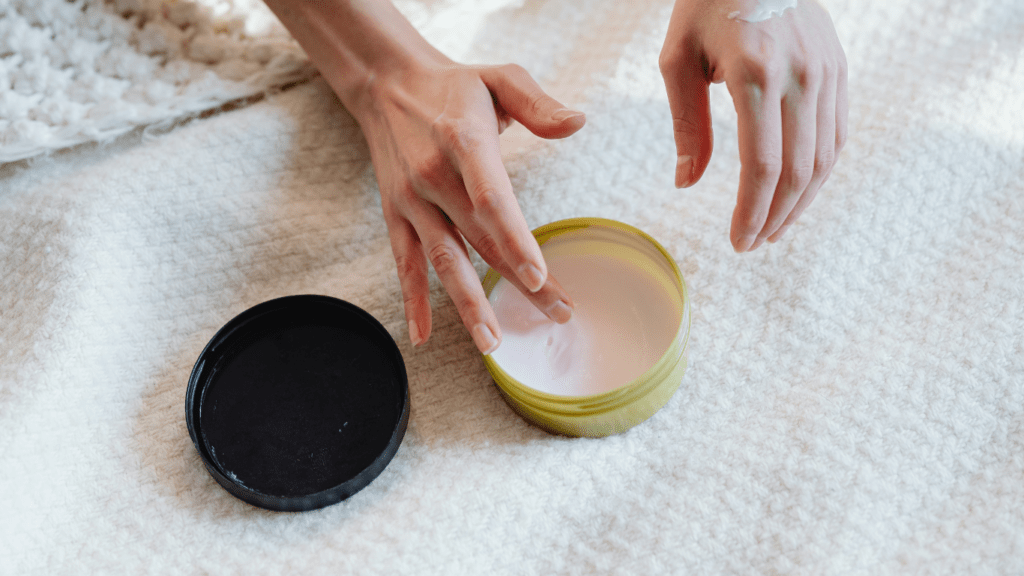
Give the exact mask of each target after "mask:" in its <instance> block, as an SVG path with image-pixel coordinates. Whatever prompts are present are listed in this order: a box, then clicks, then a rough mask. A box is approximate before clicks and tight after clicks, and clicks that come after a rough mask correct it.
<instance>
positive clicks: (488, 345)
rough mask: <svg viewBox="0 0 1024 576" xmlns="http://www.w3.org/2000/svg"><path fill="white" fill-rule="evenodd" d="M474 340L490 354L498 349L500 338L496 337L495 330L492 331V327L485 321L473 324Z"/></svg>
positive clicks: (483, 350)
mask: <svg viewBox="0 0 1024 576" xmlns="http://www.w3.org/2000/svg"><path fill="white" fill-rule="evenodd" d="M473 342H474V343H475V344H476V347H477V348H479V349H480V351H481V352H483V353H484V354H490V353H491V352H494V351H495V350H497V349H498V339H497V338H495V337H494V332H491V329H490V327H489V326H487V324H484V323H483V322H481V323H479V324H477V325H476V326H473Z"/></svg>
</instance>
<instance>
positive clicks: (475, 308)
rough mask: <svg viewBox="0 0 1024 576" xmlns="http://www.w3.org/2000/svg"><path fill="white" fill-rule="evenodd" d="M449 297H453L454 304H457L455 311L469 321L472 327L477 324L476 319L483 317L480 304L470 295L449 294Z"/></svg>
mask: <svg viewBox="0 0 1024 576" xmlns="http://www.w3.org/2000/svg"><path fill="white" fill-rule="evenodd" d="M449 296H451V299H452V303H453V304H455V309H456V310H458V311H459V316H461V317H462V318H464V319H466V320H468V321H469V322H468V323H469V324H470V325H472V324H476V319H478V318H480V317H481V316H482V314H481V313H480V311H481V308H480V303H479V302H477V301H476V299H475V298H473V297H472V296H470V295H469V294H460V295H453V294H451V293H449Z"/></svg>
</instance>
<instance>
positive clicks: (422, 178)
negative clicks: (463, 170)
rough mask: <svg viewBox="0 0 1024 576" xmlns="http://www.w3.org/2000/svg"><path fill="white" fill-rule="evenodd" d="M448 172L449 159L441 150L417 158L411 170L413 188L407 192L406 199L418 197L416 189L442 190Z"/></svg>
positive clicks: (410, 176)
mask: <svg viewBox="0 0 1024 576" xmlns="http://www.w3.org/2000/svg"><path fill="white" fill-rule="evenodd" d="M448 170H449V167H448V161H447V158H445V157H444V154H442V153H441V152H440V151H439V150H438V151H435V152H434V153H432V154H426V155H424V156H422V157H420V158H417V159H416V160H415V161H414V162H413V163H412V164H411V165H410V168H409V179H410V180H411V186H410V187H408V188H407V190H406V197H408V195H409V194H412V195H416V191H415V190H414V188H423V187H425V188H429V189H436V188H440V187H441V186H442V185H443V184H444V182H445V180H446V179H447V176H448V174H447V172H448Z"/></svg>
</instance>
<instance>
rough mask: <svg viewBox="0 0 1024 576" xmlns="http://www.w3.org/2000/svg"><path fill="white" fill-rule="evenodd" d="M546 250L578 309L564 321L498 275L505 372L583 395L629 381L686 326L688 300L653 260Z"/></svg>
mask: <svg viewBox="0 0 1024 576" xmlns="http://www.w3.org/2000/svg"><path fill="white" fill-rule="evenodd" d="M544 252H545V254H544V256H545V260H546V261H547V265H548V273H549V274H551V275H553V276H554V277H555V278H557V279H558V281H559V283H561V285H562V287H563V288H565V290H566V292H567V293H568V294H569V295H570V296H571V297H572V299H573V301H574V303H575V305H576V307H575V309H574V311H573V317H572V319H571V320H570V321H569V322H567V323H565V324H557V323H555V322H553V321H552V320H549V319H548V318H547V317H546V316H545V315H544V314H543V313H541V312H540V311H539V310H537V308H536V307H534V306H533V305H532V304H531V303H530V302H529V301H528V300H527V299H526V298H525V297H524V296H523V295H522V294H521V293H520V292H519V291H518V290H517V289H516V288H515V287H514V286H512V285H511V284H510V283H509V282H508V281H506V280H505V279H501V280H499V281H498V283H497V284H496V285H495V286H494V289H493V290H492V291H491V295H490V301H491V305H492V306H493V308H494V312H495V314H496V315H497V317H498V324H499V325H500V326H501V331H502V341H501V345H500V346H499V347H498V349H497V350H496V351H494V352H493V353H492V354H491V358H492V359H493V360H494V361H495V362H497V363H498V365H499V366H501V368H502V369H504V370H505V372H507V373H508V374H509V375H510V376H512V377H513V378H515V379H516V380H518V381H519V382H521V383H523V384H525V385H527V386H529V387H531V388H533V389H535V390H539V391H541V392H547V393H549V394H557V395H561V396H584V395H591V394H599V393H602V392H607V391H609V390H612V389H614V388H617V387H619V386H622V385H623V384H626V383H629V382H631V381H633V380H635V379H637V378H638V377H640V376H641V375H642V374H643V373H644V372H646V371H647V370H648V369H649V368H650V367H651V366H653V365H654V364H655V362H657V361H658V359H659V358H661V356H662V355H663V354H664V353H665V351H666V350H667V349H668V347H669V345H670V344H671V343H672V339H673V338H674V337H675V335H676V333H677V331H678V330H679V324H680V320H681V318H682V308H681V305H680V303H679V300H678V296H675V297H674V296H673V294H672V292H670V286H668V285H667V280H666V277H667V276H666V275H664V274H663V273H661V272H660V271H656V272H654V271H653V270H654V269H655V266H653V263H649V262H643V261H642V259H637V260H636V261H634V259H627V258H623V257H621V256H620V255H616V256H612V255H606V254H600V253H596V254H595V253H582V254H581V253H572V252H569V253H556V254H550V253H549V252H548V251H547V250H545V251H544ZM659 273H660V274H662V278H661V279H660V280H659V277H658V276H656V274H659Z"/></svg>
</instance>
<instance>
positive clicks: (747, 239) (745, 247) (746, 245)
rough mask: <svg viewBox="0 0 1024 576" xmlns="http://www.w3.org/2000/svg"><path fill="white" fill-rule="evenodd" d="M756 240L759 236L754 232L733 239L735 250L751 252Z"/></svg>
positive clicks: (737, 251) (738, 252)
mask: <svg viewBox="0 0 1024 576" xmlns="http://www.w3.org/2000/svg"><path fill="white" fill-rule="evenodd" d="M756 240H757V236H756V235H754V234H746V235H743V236H740V237H738V238H736V239H735V240H733V241H732V247H733V250H735V251H736V253H737V254H740V253H743V252H749V251H750V250H751V249H752V248H751V246H753V245H754V242H755V241H756Z"/></svg>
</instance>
